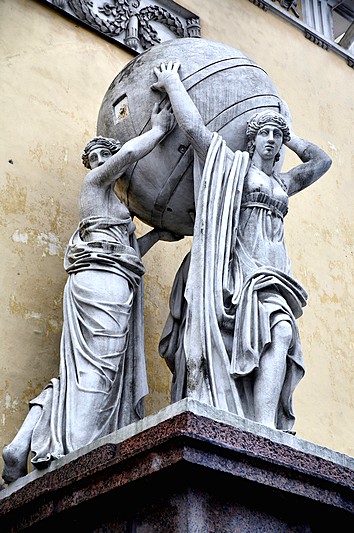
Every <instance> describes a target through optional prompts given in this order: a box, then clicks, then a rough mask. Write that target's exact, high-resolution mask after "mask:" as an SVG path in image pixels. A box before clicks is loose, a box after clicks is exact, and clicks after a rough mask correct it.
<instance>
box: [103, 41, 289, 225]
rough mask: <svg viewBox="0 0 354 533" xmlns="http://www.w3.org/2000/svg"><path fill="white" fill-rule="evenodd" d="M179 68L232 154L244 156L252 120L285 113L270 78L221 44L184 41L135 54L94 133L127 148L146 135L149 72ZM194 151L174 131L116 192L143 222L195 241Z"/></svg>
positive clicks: (156, 96)
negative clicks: (267, 110) (269, 112)
mask: <svg viewBox="0 0 354 533" xmlns="http://www.w3.org/2000/svg"><path fill="white" fill-rule="evenodd" d="M169 61H173V62H175V61H179V62H180V63H181V68H180V71H179V72H180V76H181V79H182V81H183V84H184V86H185V87H186V89H187V91H188V93H189V95H190V96H191V98H192V99H193V101H194V102H195V104H196V106H197V108H198V110H199V112H200V113H201V115H202V117H203V119H204V121H205V124H207V125H208V127H209V129H210V130H211V131H217V132H219V133H220V134H221V135H222V137H223V138H224V139H225V141H226V143H227V144H228V146H229V147H230V148H231V149H232V150H245V149H246V137H245V129H246V124H247V121H248V120H249V118H250V117H251V116H252V115H253V114H254V113H256V112H257V111H261V110H263V109H264V108H271V109H274V110H276V111H278V112H281V113H286V112H287V110H286V105H285V104H284V103H283V102H282V100H281V98H280V96H279V94H278V92H277V90H276V88H275V87H274V85H273V83H272V81H271V80H270V78H269V76H268V75H267V73H266V72H265V71H264V70H263V69H262V68H261V67H260V66H258V65H257V64H256V63H254V62H253V61H252V60H251V59H249V58H248V57H247V56H245V55H244V54H243V53H242V52H240V51H238V50H236V49H234V48H231V47H229V46H226V45H224V44H221V43H217V42H213V41H209V40H205V39H194V38H184V39H177V40H173V41H168V42H164V43H162V44H160V45H157V46H154V47H152V48H151V49H149V50H148V51H147V52H145V53H143V54H141V55H139V56H138V57H136V58H135V59H133V60H132V61H130V62H129V63H128V64H127V66H126V67H125V68H124V69H123V70H122V71H121V72H120V73H119V74H118V75H117V76H116V78H115V79H114V80H113V82H112V83H111V85H110V87H109V88H108V90H107V92H106V94H105V96H104V99H103V101H102V105H101V108H100V111H99V116H98V123H97V134H98V135H103V136H105V137H113V138H115V139H119V140H120V141H121V142H122V143H125V142H126V141H128V140H129V139H131V138H133V137H136V136H137V135H140V134H141V133H144V132H145V131H147V130H148V129H149V128H150V116H151V110H152V108H153V105H154V103H155V102H159V103H163V101H164V100H165V98H166V96H165V95H164V94H162V93H160V92H157V91H153V90H151V85H152V84H153V83H154V82H155V81H156V78H155V74H154V72H153V68H154V67H157V66H159V65H160V64H161V63H162V62H165V63H167V62H169ZM193 158H194V154H193V150H192V149H191V147H190V144H189V142H188V140H187V138H186V136H185V135H184V134H183V133H182V131H181V130H180V129H179V127H178V126H176V127H175V128H174V130H173V131H172V132H171V133H170V134H169V135H168V136H167V137H166V138H165V139H164V140H163V141H162V142H161V143H160V144H159V145H158V146H157V147H156V148H155V149H154V150H153V151H152V152H151V153H150V154H149V155H147V156H146V157H144V158H143V159H141V160H140V161H138V163H136V164H135V165H133V166H132V167H131V168H129V169H128V171H127V172H126V174H125V175H124V176H123V178H121V179H120V180H119V181H118V183H117V188H116V192H117V194H118V196H119V198H120V199H121V200H122V201H123V202H124V203H125V204H126V205H127V206H128V208H129V209H130V211H131V212H132V213H133V214H134V215H135V216H137V217H138V218H139V219H141V220H142V221H143V222H145V223H147V224H149V225H151V226H153V227H157V228H160V229H166V230H169V231H172V232H175V233H178V234H180V235H192V234H193V222H194V212H195V204H194V192H193Z"/></svg>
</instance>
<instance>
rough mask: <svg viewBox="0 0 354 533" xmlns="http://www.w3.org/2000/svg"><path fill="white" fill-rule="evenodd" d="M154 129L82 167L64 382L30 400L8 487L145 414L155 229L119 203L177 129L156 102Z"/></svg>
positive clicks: (109, 147) (10, 456)
mask: <svg viewBox="0 0 354 533" xmlns="http://www.w3.org/2000/svg"><path fill="white" fill-rule="evenodd" d="M151 124H152V127H151V129H150V130H149V131H147V132H146V133H144V134H143V135H140V136H138V137H136V138H134V139H132V140H130V141H128V142H126V143H125V144H124V145H123V146H122V145H121V144H120V143H119V142H118V141H116V140H115V139H107V138H104V137H101V136H100V137H95V138H94V139H93V140H92V141H90V142H89V143H88V145H87V146H86V148H85V151H84V154H83V157H82V159H83V163H84V165H85V166H86V167H87V168H89V169H90V171H89V172H88V174H87V175H86V177H85V178H84V181H83V185H82V188H81V193H80V201H79V210H80V224H79V226H78V228H77V230H76V231H75V232H74V234H73V236H72V237H71V239H70V242H69V244H68V247H67V250H66V255H65V259H64V267H65V269H66V271H67V272H68V274H69V277H68V280H67V283H66V286H65V290H64V301H63V317H64V321H63V330H62V338H61V347H60V370H59V378H54V379H52V380H51V382H50V384H49V385H48V386H47V387H46V388H45V389H44V390H43V391H42V392H41V393H40V395H39V396H38V397H37V398H35V399H34V400H32V401H31V402H30V410H29V413H28V415H27V417H26V419H25V421H24V423H23V425H22V426H21V428H20V430H19V432H18V434H17V435H16V436H15V438H14V440H13V441H12V442H11V443H10V444H9V445H8V446H6V447H5V448H4V450H3V458H4V463H5V466H4V470H3V479H4V481H5V482H6V483H10V482H12V481H14V480H15V479H17V478H18V477H20V476H23V475H25V474H26V473H27V457H28V453H29V452H31V456H32V459H31V462H32V464H33V465H34V466H35V467H36V468H41V467H45V466H47V465H48V464H49V462H50V461H51V460H53V459H56V458H59V457H61V456H63V455H66V454H67V453H69V452H71V451H73V450H76V449H78V448H81V447H82V446H85V445H87V444H89V443H90V442H93V441H95V440H97V439H98V438H100V437H102V436H105V435H107V434H109V433H111V432H113V431H116V430H117V429H118V428H120V427H123V426H125V425H127V424H130V423H131V422H134V421H136V420H138V419H140V418H142V417H143V416H144V405H143V400H144V396H146V394H147V380H146V369H145V354H144V337H143V329H144V324H143V300H142V298H143V285H142V276H143V274H144V267H143V264H142V262H141V256H143V255H144V254H145V253H146V252H147V251H148V250H149V248H150V247H151V246H152V245H153V244H155V243H156V242H157V241H158V240H160V239H162V240H167V241H169V240H176V239H179V238H180V237H179V236H175V235H173V234H171V233H169V232H167V231H162V230H156V229H153V230H152V231H150V232H149V233H147V234H146V235H144V236H143V237H141V238H140V239H139V240H138V241H137V239H136V237H135V234H134V230H135V225H134V223H133V221H132V218H131V215H130V212H129V211H128V209H127V208H126V207H125V205H124V204H123V203H122V202H121V201H120V200H119V199H118V198H117V196H116V195H115V192H114V187H115V184H116V181H117V179H119V178H120V177H121V176H122V175H123V174H124V172H125V170H126V168H127V167H128V166H129V165H131V164H132V163H134V162H136V161H137V160H139V159H140V158H142V157H144V156H145V155H146V154H148V153H149V152H150V151H151V150H152V149H153V148H154V147H155V146H156V145H157V144H158V143H159V142H160V141H161V140H163V139H164V138H165V137H166V135H167V134H168V133H169V131H170V130H171V129H172V128H173V127H174V125H175V120H174V117H173V114H172V112H171V109H170V106H169V105H168V104H167V105H164V106H163V107H162V108H159V106H158V105H157V104H156V105H155V106H154V109H153V111H152V115H151Z"/></svg>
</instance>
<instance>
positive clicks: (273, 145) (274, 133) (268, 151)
mask: <svg viewBox="0 0 354 533" xmlns="http://www.w3.org/2000/svg"><path fill="white" fill-rule="evenodd" d="M282 144H283V132H282V131H281V129H279V128H278V127H277V126H275V125H273V124H265V125H264V126H262V127H261V128H260V129H259V130H258V133H257V135H256V138H255V151H256V152H257V153H258V154H259V156H260V157H261V158H262V159H274V157H275V156H276V155H277V154H278V152H279V150H280V148H281V146H282Z"/></svg>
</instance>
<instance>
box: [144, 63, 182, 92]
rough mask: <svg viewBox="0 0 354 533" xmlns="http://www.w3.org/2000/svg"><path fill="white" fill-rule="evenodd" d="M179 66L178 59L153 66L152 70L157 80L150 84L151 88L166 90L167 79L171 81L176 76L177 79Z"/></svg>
mask: <svg viewBox="0 0 354 533" xmlns="http://www.w3.org/2000/svg"><path fill="white" fill-rule="evenodd" d="M180 66H181V63H180V62H179V61H176V62H175V63H173V62H172V61H169V63H167V65H166V63H161V65H160V67H154V72H155V75H156V78H157V82H156V83H154V84H153V85H151V89H153V90H154V91H160V92H166V85H167V84H168V83H169V81H173V80H175V79H176V78H177V79H178V80H179V74H178V70H179V67H180Z"/></svg>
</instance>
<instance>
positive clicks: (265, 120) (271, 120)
mask: <svg viewBox="0 0 354 533" xmlns="http://www.w3.org/2000/svg"><path fill="white" fill-rule="evenodd" d="M266 124H272V125H274V126H277V128H279V129H280V130H281V131H282V133H283V142H287V141H290V130H289V126H288V123H287V122H286V120H285V118H284V117H283V115H281V114H280V113H277V112H276V111H269V110H267V111H262V112H261V113H256V114H255V115H253V117H251V119H250V120H249V122H248V123H247V129H246V136H247V140H248V144H247V150H248V152H249V154H250V156H251V157H252V156H253V154H254V149H255V138H256V136H257V133H258V131H259V130H260V129H261V128H263V127H264V126H265V125H266ZM279 157H280V154H277V155H276V157H275V161H278V160H279Z"/></svg>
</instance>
